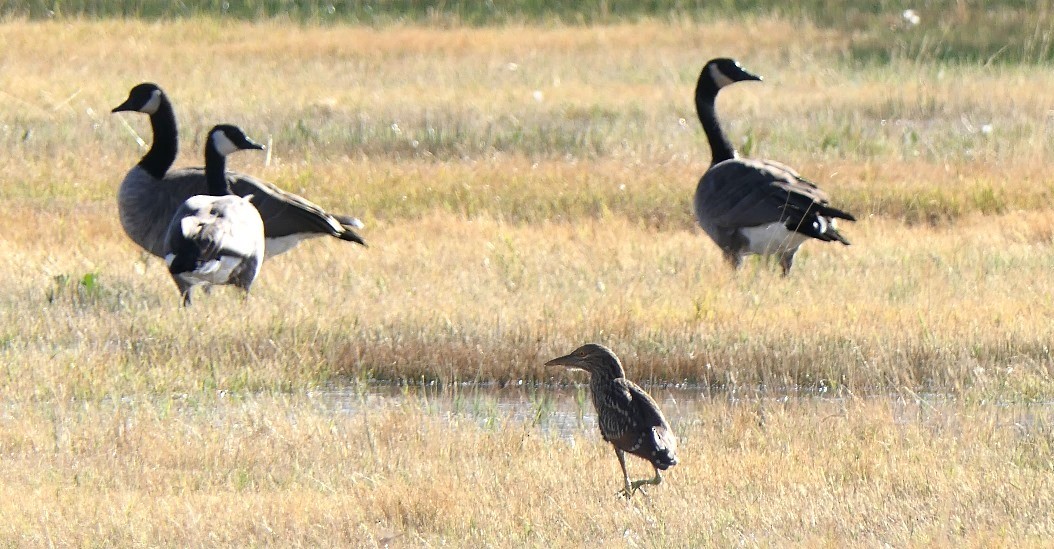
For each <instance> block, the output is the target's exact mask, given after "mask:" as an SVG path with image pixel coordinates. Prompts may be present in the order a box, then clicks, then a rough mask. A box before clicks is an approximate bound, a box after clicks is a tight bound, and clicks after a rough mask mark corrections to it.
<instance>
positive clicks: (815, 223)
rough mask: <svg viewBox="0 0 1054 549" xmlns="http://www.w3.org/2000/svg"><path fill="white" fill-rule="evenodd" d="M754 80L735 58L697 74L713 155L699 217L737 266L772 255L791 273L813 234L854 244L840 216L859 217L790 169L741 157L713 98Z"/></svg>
mask: <svg viewBox="0 0 1054 549" xmlns="http://www.w3.org/2000/svg"><path fill="white" fill-rule="evenodd" d="M750 80H761V77H760V76H757V75H754V74H751V73H749V72H747V71H745V70H743V68H742V67H740V66H739V63H737V62H736V61H735V60H732V59H712V60H710V61H709V62H707V63H706V65H705V66H703V70H702V72H701V73H700V74H699V80H698V82H697V83H696V87H695V108H696V112H697V113H698V115H699V122H701V123H702V125H703V130H704V131H705V132H706V138H707V141H709V143H710V152H711V154H712V158H711V161H710V168H709V169H708V170H707V171H706V173H705V174H703V177H702V179H700V180H699V185H698V186H697V187H696V189H695V217H696V219H697V220H698V221H699V225H700V226H701V227H702V228H703V231H704V232H706V234H707V235H708V236H709V237H710V238H711V239H712V240H713V241H714V243H716V244H717V246H718V247H719V248H721V252H722V253H723V254H724V256H725V260H726V261H728V263H729V264H730V265H732V267H734V268H738V267H739V265H740V263H742V261H743V257H744V256H747V255H750V254H759V255H765V256H767V255H774V256H776V257H778V258H779V262H780V267H782V268H783V275H784V276H787V274H788V273H789V272H790V269H791V265H792V264H793V263H794V254H795V253H797V251H798V247H799V246H801V245H802V243H804V242H805V241H807V240H809V239H810V238H812V239H816V240H820V241H824V242H841V243H842V244H845V245H847V246H848V245H849V241H848V240H846V238H845V237H844V236H842V234H841V233H839V232H838V229H837V228H836V223H835V219H836V218H837V219H845V220H847V221H856V219H855V218H854V217H853V215H852V214H850V213H848V212H844V211H842V210H839V209H837V208H834V207H832V206H830V205H829V204H828V197H827V194H826V193H824V192H823V191H822V190H820V188H819V187H817V186H816V184H815V183H813V182H812V181H809V180H808V179H805V178H804V177H802V176H800V175H798V172H796V171H794V170H793V169H791V168H790V167H788V166H786V165H783V164H780V163H779V162H773V161H771V160H753V159H744V158H738V155H737V154H736V150H735V148H734V147H733V146H732V143H731V142H729V140H728V137H726V136H725V132H724V131H723V130H722V129H721V124H720V122H718V120H717V113H716V111H715V110H714V101H715V100H716V99H717V92H719V91H721V89H722V88H724V87H725V86H728V85H730V84H734V83H736V82H743V81H750Z"/></svg>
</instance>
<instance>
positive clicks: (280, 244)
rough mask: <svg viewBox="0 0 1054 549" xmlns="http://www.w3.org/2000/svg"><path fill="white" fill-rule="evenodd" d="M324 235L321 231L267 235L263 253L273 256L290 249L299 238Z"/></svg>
mask: <svg viewBox="0 0 1054 549" xmlns="http://www.w3.org/2000/svg"><path fill="white" fill-rule="evenodd" d="M320 236H325V235H324V234H323V233H294V234H290V235H286V236H275V237H269V238H267V239H266V240H264V255H265V256H267V257H274V256H276V255H278V254H284V253H286V252H288V251H289V250H292V249H293V247H295V246H296V245H297V244H300V241H301V240H307V239H309V238H317V237H320Z"/></svg>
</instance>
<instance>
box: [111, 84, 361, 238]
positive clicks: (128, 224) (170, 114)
mask: <svg viewBox="0 0 1054 549" xmlns="http://www.w3.org/2000/svg"><path fill="white" fill-rule="evenodd" d="M125 111H133V112H142V113H145V114H148V115H150V124H151V127H152V129H153V134H154V141H153V143H152V144H151V147H150V150H148V151H147V153H146V154H145V155H144V156H143V158H142V159H141V160H140V161H139V163H138V164H137V165H136V166H134V167H133V168H132V169H131V170H130V171H129V172H128V173H127V175H125V177H124V180H123V181H122V182H121V186H120V188H119V189H118V192H117V209H118V212H119V214H120V219H121V226H122V227H123V228H124V231H125V233H126V234H128V236H129V238H131V239H132V241H134V242H135V243H136V244H138V245H139V246H140V247H142V248H143V249H145V250H146V251H148V252H150V253H151V254H153V255H156V256H159V257H161V256H163V255H164V253H165V235H166V234H167V229H168V222H169V220H171V219H172V216H173V215H174V214H175V212H176V209H177V208H179V206H180V204H182V203H183V202H184V201H186V200H187V199H188V198H190V197H191V196H197V195H202V194H206V193H207V184H206V181H205V170H204V168H200V167H198V168H183V169H178V170H170V168H171V167H172V163H173V162H175V159H176V154H177V151H178V147H177V140H178V132H177V129H176V119H175V113H174V111H173V109H172V105H171V103H170V102H169V100H168V98H167V96H166V95H165V93H164V92H163V91H162V90H161V89H160V88H159V87H158V86H157V85H155V84H151V83H143V84H139V85H137V86H135V87H134V88H132V90H131V92H129V96H128V99H127V100H125V102H124V103H122V104H121V105H118V106H117V107H115V108H114V109H113V112H125ZM228 179H229V180H230V186H231V190H232V191H233V192H234V194H237V195H238V196H249V195H252V203H253V205H254V206H255V207H256V208H257V210H259V212H260V217H261V218H262V219H263V223H264V230H265V234H266V248H267V252H266V256H267V257H271V256H274V255H278V254H280V253H283V252H286V251H288V250H290V249H292V248H293V247H294V246H296V245H297V244H298V243H299V242H301V241H302V240H306V239H310V238H316V237H319V236H326V235H329V236H332V237H335V238H338V239H340V240H346V241H349V242H355V243H358V244H362V245H365V243H364V242H363V240H362V237H361V236H359V235H358V234H357V233H356V229H360V228H362V223H361V222H360V221H359V220H358V219H356V218H354V217H350V216H341V215H333V214H330V213H328V212H326V211H325V210H324V209H322V208H321V207H320V206H318V205H316V204H314V203H312V202H310V201H308V200H306V199H304V198H303V197H301V196H298V195H295V194H293V193H290V192H286V191H283V190H282V189H280V188H278V187H276V186H274V185H272V184H270V183H268V182H266V181H263V180H260V179H257V178H255V177H252V176H248V175H245V174H239V173H234V172H231V173H229V174H228Z"/></svg>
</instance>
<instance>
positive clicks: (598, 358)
mask: <svg viewBox="0 0 1054 549" xmlns="http://www.w3.org/2000/svg"><path fill="white" fill-rule="evenodd" d="M545 365H546V366H566V367H568V368H578V369H579V370H585V371H587V372H589V373H590V374H592V375H600V376H603V377H605V378H617V377H624V376H625V371H624V370H623V369H622V362H620V361H619V359H618V357H617V356H615V353H614V352H612V351H611V349H608V348H607V347H605V346H603V345H600V344H597V343H586V344H585V345H583V346H581V347H579V348H577V349H575V350H574V351H571V353H570V354H567V355H564V356H561V357H557V358H554V359H552V360H550V361H549V362H546V363H545Z"/></svg>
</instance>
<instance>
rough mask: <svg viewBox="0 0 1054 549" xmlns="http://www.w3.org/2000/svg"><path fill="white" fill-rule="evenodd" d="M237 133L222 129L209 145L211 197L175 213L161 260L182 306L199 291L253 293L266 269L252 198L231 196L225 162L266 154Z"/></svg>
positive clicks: (212, 135)
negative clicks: (243, 154) (241, 153)
mask: <svg viewBox="0 0 1054 549" xmlns="http://www.w3.org/2000/svg"><path fill="white" fill-rule="evenodd" d="M262 148H263V147H262V146H261V145H259V144H257V143H254V142H253V141H251V140H250V139H249V138H248V137H246V136H245V134H244V133H243V132H242V131H241V130H240V129H239V128H237V127H235V126H230V125H226V124H221V125H219V126H216V127H214V128H213V129H212V130H211V131H210V132H209V137H208V139H207V140H206V143H205V171H206V174H207V175H206V180H207V181H208V186H207V192H206V193H202V194H200V195H195V196H191V197H190V198H188V199H186V200H185V201H184V202H183V203H182V204H180V205H179V206H177V207H176V213H175V214H174V215H173V217H172V218H171V221H170V222H169V224H168V227H167V229H166V231H165V237H164V250H163V254H164V257H165V262H166V263H167V264H168V269H169V272H170V273H171V274H172V278H173V280H175V282H176V286H177V287H178V288H179V291H180V294H181V295H182V297H183V304H184V305H190V303H191V291H192V290H193V289H194V287H195V286H199V285H206V286H208V285H224V284H230V285H233V286H236V287H238V288H241V289H243V290H245V291H246V292H248V291H249V288H250V287H251V286H252V283H253V281H255V280H256V277H257V275H258V274H259V273H260V266H261V265H262V264H263V260H264V253H265V243H264V223H263V220H262V219H261V217H260V212H259V211H258V210H257V209H256V208H255V207H254V206H253V204H252V203H251V202H250V200H251V198H252V197H242V196H237V195H234V194H232V193H231V187H230V184H231V181H230V179H229V178H228V177H227V174H226V160H225V158H226V156H227V155H228V154H230V153H232V152H234V151H238V150H247V149H262Z"/></svg>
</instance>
